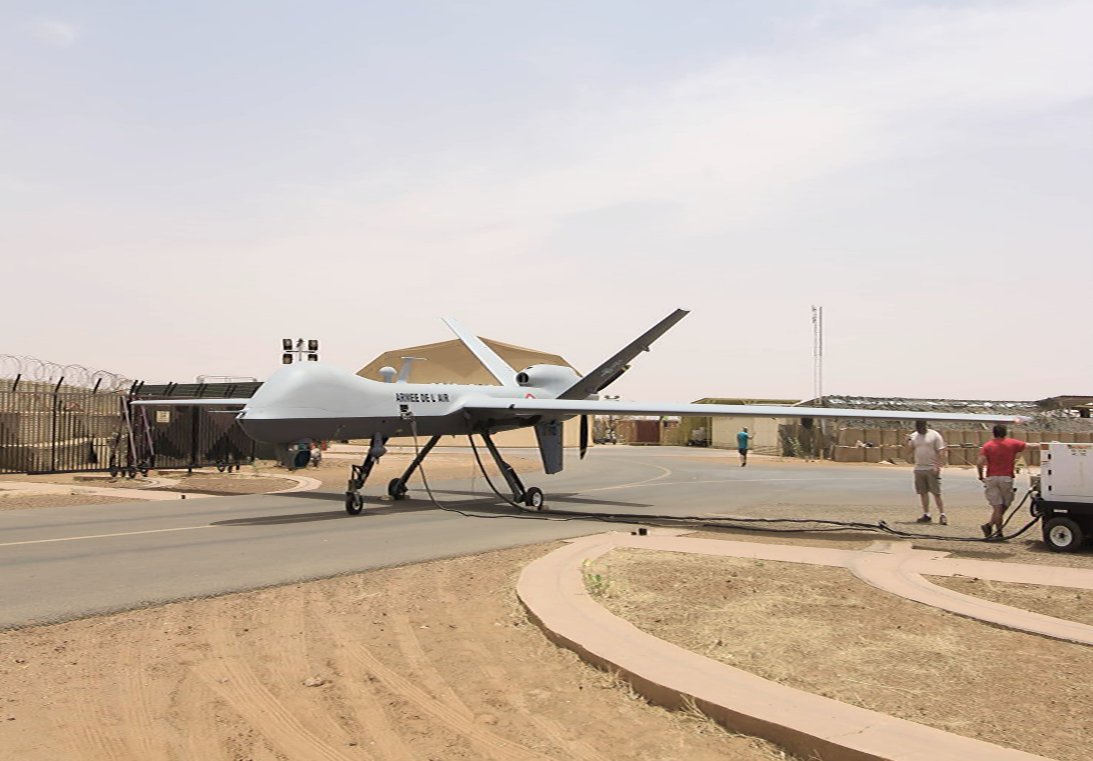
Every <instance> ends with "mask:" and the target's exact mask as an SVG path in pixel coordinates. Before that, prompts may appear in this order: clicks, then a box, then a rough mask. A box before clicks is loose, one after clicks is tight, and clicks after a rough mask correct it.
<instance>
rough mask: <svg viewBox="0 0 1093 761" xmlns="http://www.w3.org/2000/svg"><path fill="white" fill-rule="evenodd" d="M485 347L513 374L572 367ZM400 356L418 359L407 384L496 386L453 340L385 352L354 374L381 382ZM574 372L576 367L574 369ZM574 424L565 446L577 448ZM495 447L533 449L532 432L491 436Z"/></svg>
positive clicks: (547, 357)
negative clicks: (537, 367) (536, 367)
mask: <svg viewBox="0 0 1093 761" xmlns="http://www.w3.org/2000/svg"><path fill="white" fill-rule="evenodd" d="M481 340H482V341H483V343H485V344H486V346H488V347H490V348H491V349H493V350H494V351H495V352H497V355H498V356H499V357H501V359H503V360H505V362H507V363H508V365H509V367H511V368H513V369H514V370H516V371H520V370H523V369H524V368H525V367H529V366H530V365H544V364H546V365H565V366H566V367H573V366H572V365H571V364H569V363H568V362H566V361H565V359H563V358H562V357H560V356H559V355H557V354H550V353H547V352H543V351H537V350H535V349H527V348H524V347H523V346H513V345H512V344H507V343H502V342H501V341H494V340H493V339H490V338H482V339H481ZM403 357H416V358H417V360H416V361H414V362H413V363H412V365H411V366H410V375H409V377H408V378H407V380H408V381H409V382H410V383H479V384H483V385H487V386H492V385H498V384H497V381H496V380H495V379H494V377H493V375H491V374H490V372H489V371H488V370H487V369H486V368H485V367H484V366H483V365H482V363H481V362H479V361H478V358H477V357H475V356H474V354H472V353H471V350H470V349H468V348H467V347H466V346H464V345H463V342H462V341H459V340H458V339H452V340H450V341H440V342H439V343H432V344H424V345H422V346H409V347H407V348H405V349H394V350H392V351H388V352H384V353H383V354H381V355H379V356H378V357H376V358H375V359H373V360H372V361H371V362H369V363H368V364H367V365H365V366H364V367H362V368H361V369H360V370H358V371H357V375H360V376H361V377H363V378H368V379H370V380H383V378H382V376H381V375H380V372H379V371H380V368H383V367H393V368H394V369H395V370H401V369H402V365H403V362H404V360H403ZM574 369H576V368H574ZM577 436H578V431H577V421H576V420H574V421H573V422H572V424H570V425H567V426H566V427H565V446H567V447H575V446H577ZM494 441H496V442H497V445H498V446H507V447H534V446H536V442H535V432H534V431H533V430H532V429H530V428H524V429H521V430H517V431H505V432H504V433H499V434H497V435H496V436H494ZM389 443H391V444H408V443H411V442H410V441H409V440H404V439H392V440H391V441H390V442H389ZM466 443H467V440H466V438H463V437H458V438H455V437H445V438H443V439H441V441H440V444H439V446H444V445H445V444H447V445H454V446H465V445H466Z"/></svg>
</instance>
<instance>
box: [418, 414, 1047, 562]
mask: <svg viewBox="0 0 1093 761" xmlns="http://www.w3.org/2000/svg"><path fill="white" fill-rule="evenodd" d="M410 432H411V434H412V435H413V440H414V456H415V459H416V457H417V455H418V453H419V448H418V441H417V421H416V420H415V419H414V418H413V417H410ZM467 441H468V442H470V445H471V452H472V453H473V454H474V459H475V462H476V463H477V464H478V469H479V470H480V471H481V473H482V477H483V478H484V479H485V481H486V484H487V485H488V486H489V487H490V490H491V491H492V492H493V493H494V494H495V495H496V496H497V498H498V499H500V500H501V501H502V502H504V503H506V504H508V505H509V506H511V507H515V508H516V509H517V510H519V511H520V512H519V513H517V514H515V515H489V514H482V513H470V512H466V511H464V510H459V509H458V508H454V507H447V506H445V505H442V504H441V503H440V502H439V501H438V500H437V499H436V497H435V496H433V492H432V489H431V488H430V487H429V480H428V477H427V476H426V474H425V463H424V462H421V463H419V464H418V469H419V470H420V471H421V480H422V483H423V484H424V485H425V492H426V494H428V495H429V501H430V502H432V503H433V505H434V506H435V507H436V508H437V509H439V510H444V511H445V512H449V513H456V514H457V515H461V516H463V517H465V518H514V519H517V520H541V521H555V522H564V521H575V520H594V521H600V522H602V523H622V524H628V525H640V524H645V525H649V526H656V527H658V528H671V527H675V526H678V525H687V526H697V527H699V528H721V529H736V530H741V531H767V532H771V533H785V534H793V533H798V534H799V533H810V534H815V533H827V532H838V531H846V530H847V529H850V530H857V531H876V532H878V533H885V534H891V535H892V536H898V537H903V538H908V539H931V540H937V541H949V542H985V541H992V542H997V541H1004V540H1008V539H1014V538H1016V537H1018V536H1021V535H1022V534H1024V533H1025V532H1026V531H1028V530H1029V528H1031V527H1032V526H1033V525H1034V524H1035V523H1036V522H1037V521H1039V520H1040V517H1039V516H1035V517H1034V518H1033V519H1032V520H1031V521H1029V522H1028V523H1027V524H1025V525H1024V526H1023V527H1022V528H1021V529H1020V530H1019V531H1017V532H1016V533H1014V534H1010V535H1009V536H1003V537H1002V538H1001V540H1000V539H995V538H991V539H989V540H988V539H986V538H982V537H962V536H944V535H940V534H919V533H915V532H910V531H901V530H899V529H895V528H892V527H891V526H889V525H888V524H887V523H886V522H885V521H883V520H880V521H878V522H877V523H863V522H860V521H836V520H829V519H826V518H733V517H720V516H712V515H646V514H640V513H592V512H586V511H582V510H556V509H551V510H550V515H543V514H541V513H530V512H528V511H527V510H526V509H525V506H524V505H521V504H519V503H517V502H515V501H514V500H512V499H510V498H509V497H507V496H505V495H504V494H502V493H501V492H500V491H498V489H497V487H496V486H495V485H494V483H493V480H492V479H491V478H490V475H489V473H488V472H487V471H486V466H485V463H483V462H482V457H481V455H480V454H479V452H478V447H477V446H476V445H475V443H474V436H473V434H467ZM1031 493H1032V490H1031V489H1029V491H1027V492H1026V493H1025V495H1024V497H1022V498H1021V501H1020V502H1018V503H1017V504H1016V505H1014V506H1013V508H1012V509H1011V510H1010V513H1009V516H1008V517H1007V518H1006V519H1005V521H1003V524H1002V525H1003V528H1004V527H1005V526H1006V525H1007V524H1008V523H1009V521H1010V520H1011V519H1012V518H1013V516H1014V515H1015V514H1016V513H1017V511H1018V509H1020V507H1021V506H1022V505H1023V504H1024V503H1025V500H1026V499H1028V497H1029V495H1030V494H1031ZM774 523H808V524H813V525H812V526H811V527H809V528H783V527H775V526H770V525H768V526H765V527H764V526H756V525H749V524H774Z"/></svg>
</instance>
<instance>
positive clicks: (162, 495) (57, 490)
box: [0, 481, 213, 502]
mask: <svg viewBox="0 0 1093 761" xmlns="http://www.w3.org/2000/svg"><path fill="white" fill-rule="evenodd" d="M0 489H3V490H4V491H19V492H29V493H33V494H87V495H89V496H95V497H118V498H122V499H131V500H136V501H139V502H149V501H151V502H155V501H163V500H177V499H181V498H182V495H185V496H186V498H187V499H203V498H205V497H211V496H213V495H212V494H196V493H193V492H180V491H172V492H168V491H153V490H151V489H150V488H149V487H134V488H132V489H111V488H110V487H107V486H73V485H70V484H45V483H32V482H29V481H2V482H0Z"/></svg>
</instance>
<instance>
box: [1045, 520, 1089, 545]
mask: <svg viewBox="0 0 1093 761" xmlns="http://www.w3.org/2000/svg"><path fill="white" fill-rule="evenodd" d="M1084 541H1085V535H1084V534H1083V533H1082V528H1081V526H1079V525H1078V524H1077V523H1075V522H1074V521H1072V520H1071V519H1070V518H1062V517H1056V518H1052V519H1051V520H1049V521H1048V522H1047V523H1045V524H1044V544H1046V545H1047V548H1048V549H1049V550H1052V551H1053V552H1075V551H1076V550H1077V549H1078V548H1079V547H1081V546H1082V542H1084Z"/></svg>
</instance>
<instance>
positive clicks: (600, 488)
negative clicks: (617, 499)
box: [581, 465, 672, 494]
mask: <svg viewBox="0 0 1093 761" xmlns="http://www.w3.org/2000/svg"><path fill="white" fill-rule="evenodd" d="M653 467H654V468H657V469H659V470H663V471H664V472H663V473H661V474H660V475H659V476H653V477H652V478H647V479H645V480H644V481H635V482H634V483H629V484H620V485H618V486H598V487H596V488H595V489H585V490H584V491H582V492H581V494H584V493H586V492H590V491H607V490H608V489H633V488H634V487H635V486H643V485H644V484H651V483H652V482H653V481H659V480H660V479H662V478H664V477H665V476H670V475H672V471H671V470H669V469H668V468H666V467H664V466H663V465H654V466H653ZM657 486H660V484H657Z"/></svg>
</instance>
